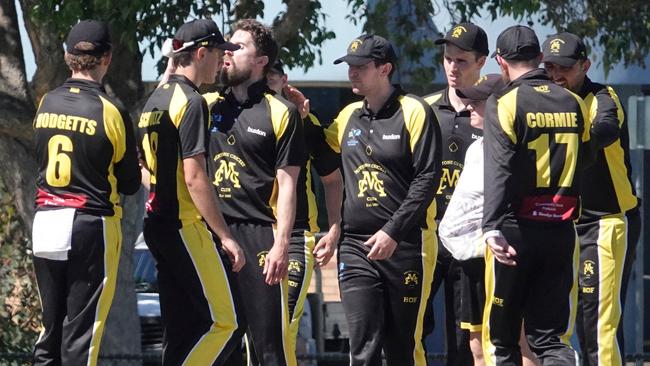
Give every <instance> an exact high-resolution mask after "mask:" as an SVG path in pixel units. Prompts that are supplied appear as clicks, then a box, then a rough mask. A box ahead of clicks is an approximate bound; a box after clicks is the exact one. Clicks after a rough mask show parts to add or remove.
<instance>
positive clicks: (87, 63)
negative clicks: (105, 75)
mask: <svg viewBox="0 0 650 366" xmlns="http://www.w3.org/2000/svg"><path fill="white" fill-rule="evenodd" d="M73 48H74V49H77V50H80V51H94V50H95V48H96V46H95V45H94V44H92V43H90V42H86V41H82V42H79V43H77V44H75V45H74V47H73ZM109 53H111V52H110V51H107V52H105V53H103V54H101V55H89V54H87V53H81V54H78V55H73V54H71V53H68V52H66V53H65V55H64V56H63V58H64V60H65V63H66V65H68V67H69V68H70V70H72V71H86V70H92V69H94V68H95V67H97V66H98V65H99V64H100V63H101V62H102V57H104V56H106V55H108V54H109Z"/></svg>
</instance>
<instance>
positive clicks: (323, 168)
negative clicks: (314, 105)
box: [303, 113, 341, 177]
mask: <svg viewBox="0 0 650 366" xmlns="http://www.w3.org/2000/svg"><path fill="white" fill-rule="evenodd" d="M303 122H304V128H305V131H304V132H305V141H306V144H305V148H306V149H307V153H308V154H309V158H310V159H311V161H312V164H313V165H314V168H315V169H316V172H317V173H318V175H320V176H321V177H324V176H326V175H329V174H331V173H332V172H334V171H335V170H336V169H337V168H339V166H340V165H341V156H340V155H339V154H338V153H336V152H335V151H334V150H332V148H331V147H330V145H329V144H328V143H327V141H325V131H324V129H323V126H321V124H320V122H319V121H318V119H317V118H316V116H315V115H313V114H311V113H310V114H309V116H308V117H307V118H305V119H304V121H303Z"/></svg>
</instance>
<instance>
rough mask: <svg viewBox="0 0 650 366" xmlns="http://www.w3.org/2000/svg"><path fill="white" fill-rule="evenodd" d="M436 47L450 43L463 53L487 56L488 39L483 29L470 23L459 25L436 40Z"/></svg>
mask: <svg viewBox="0 0 650 366" xmlns="http://www.w3.org/2000/svg"><path fill="white" fill-rule="evenodd" d="M434 43H435V44H437V45H441V44H445V43H451V44H453V45H454V46H456V47H458V48H460V49H461V50H464V51H476V52H478V53H480V54H483V55H485V56H487V55H488V54H489V53H490V51H489V49H488V38H487V34H486V33H485V31H484V30H483V28H481V27H479V26H477V25H475V24H472V23H460V24H457V25H455V26H454V27H452V28H451V29H450V30H449V32H447V34H446V35H445V37H444V38H439V39H436V41H435V42H434Z"/></svg>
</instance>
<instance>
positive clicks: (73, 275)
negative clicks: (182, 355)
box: [34, 211, 122, 366]
mask: <svg viewBox="0 0 650 366" xmlns="http://www.w3.org/2000/svg"><path fill="white" fill-rule="evenodd" d="M121 244H122V231H121V228H120V220H119V219H118V218H116V217H100V216H93V215H88V214H85V213H82V212H79V211H77V212H76V213H75V218H74V222H73V229H72V242H71V248H70V250H69V251H68V259H67V260H65V261H57V260H50V259H44V258H40V257H34V271H35V272H36V282H37V284H38V292H39V295H40V297H41V304H42V306H43V331H42V332H41V335H40V337H39V338H38V340H37V341H36V346H35V348H34V365H48V366H50V365H57V366H58V365H96V364H97V358H98V356H99V347H100V345H101V340H102V335H103V333H104V325H105V323H106V318H107V317H108V312H109V310H110V307H111V303H112V302H113V295H114V294H115V282H116V279H117V267H118V263H119V258H120V247H121Z"/></svg>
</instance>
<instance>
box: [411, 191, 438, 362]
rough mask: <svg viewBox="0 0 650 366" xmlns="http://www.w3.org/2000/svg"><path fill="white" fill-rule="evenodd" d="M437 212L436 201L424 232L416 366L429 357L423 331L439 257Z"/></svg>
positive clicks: (416, 334)
mask: <svg viewBox="0 0 650 366" xmlns="http://www.w3.org/2000/svg"><path fill="white" fill-rule="evenodd" d="M435 212H436V202H435V200H434V201H433V202H432V203H431V205H430V206H429V208H428V209H427V228H426V229H424V230H422V253H421V256H422V290H421V292H420V307H419V309H418V318H417V322H416V323H415V332H414V333H413V342H414V345H415V348H414V349H413V364H414V365H415V366H420V365H421V366H425V365H426V364H427V355H426V353H425V352H424V346H423V345H422V330H423V327H424V313H425V312H426V309H427V300H428V299H429V296H430V295H431V282H432V281H433V272H434V270H435V269H436V259H437V256H438V238H437V236H436V222H435V221H434V217H435Z"/></svg>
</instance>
